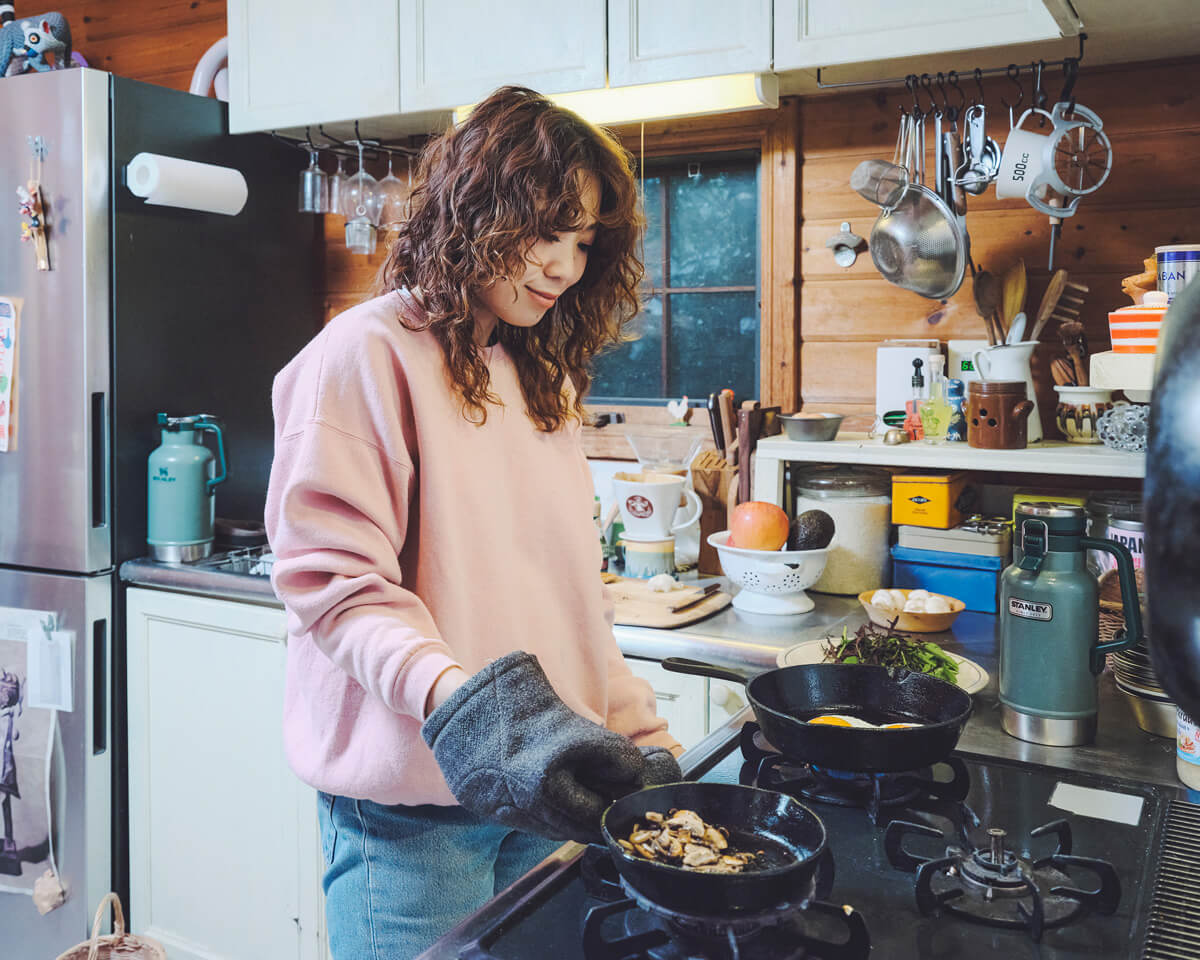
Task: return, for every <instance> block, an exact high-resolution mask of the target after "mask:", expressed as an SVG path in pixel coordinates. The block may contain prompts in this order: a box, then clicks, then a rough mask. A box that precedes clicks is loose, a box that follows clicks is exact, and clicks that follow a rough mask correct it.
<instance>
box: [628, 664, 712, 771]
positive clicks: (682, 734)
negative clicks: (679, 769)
mask: <svg viewBox="0 0 1200 960" xmlns="http://www.w3.org/2000/svg"><path fill="white" fill-rule="evenodd" d="M625 662H626V663H627V664H629V669H630V670H632V671H633V675H634V676H635V677H641V678H642V679H643V680H645V681H646V682H647V683H649V684H650V686H651V687H652V688H653V689H654V700H655V704H656V706H657V708H658V715H659V716H660V717H662V718H663V719H664V720H666V721H667V730H668V731H669V732H670V734H671V736H673V737H674V738H675V739H676V740H678V741H679V742H680V743H681V744H682V745H683V747H684V749H687V748H688V747H691V746H694V745H695V744H697V743H699V742H700V741H701V740H703V739H704V734H705V733H706V732H707V731H706V729H705V726H706V724H707V721H708V681H707V680H706V679H705V678H704V677H693V676H689V675H688V674H684V673H669V672H667V671H666V670H664V669H663V668H662V666H661V664H659V663H658V661H656V660H634V659H632V658H629V657H626V658H625Z"/></svg>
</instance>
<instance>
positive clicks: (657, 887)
mask: <svg viewBox="0 0 1200 960" xmlns="http://www.w3.org/2000/svg"><path fill="white" fill-rule="evenodd" d="M647 810H656V811H658V812H659V813H662V814H664V815H665V814H667V813H668V811H670V810H693V811H695V812H696V813H697V814H699V816H700V817H701V819H703V820H704V821H705V822H706V823H711V824H715V825H717V826H722V827H725V828H727V829H728V830H729V840H730V844H731V845H732V846H733V847H735V848H737V849H739V850H763V851H765V853H764V856H762V857H759V858H758V860H757V861H755V863H754V865H753V866H752V867H751V868H749V869H747V870H745V871H743V872H742V873H735V874H719V873H701V872H698V871H696V870H688V869H685V868H683V867H676V866H672V865H671V864H668V863H658V862H656V861H653V860H645V859H643V858H642V857H639V856H638V855H637V854H636V853H635V854H629V853H626V852H625V850H624V848H622V847H621V845H620V844H618V843H617V838H618V837H619V838H621V839H628V837H629V834H630V832H631V831H632V830H633V826H634V823H635V822H640V823H641V824H642V825H643V826H646V825H647V820H646V811H647ZM600 832H601V833H602V834H603V835H604V841H605V843H607V844H608V848H609V850H610V851H611V852H612V858H613V862H614V864H615V866H616V868H617V872H618V873H619V874H620V875H621V877H622V878H623V879H624V880H625V882H626V883H627V884H628V885H629V886H630V887H632V888H633V889H634V890H635V891H636V892H637V893H639V894H641V895H642V896H644V897H645V898H646V899H647V900H649V901H651V902H653V903H655V904H657V905H658V906H662V907H666V908H668V909H671V910H679V911H681V912H684V913H689V914H693V915H694V914H705V915H707V914H713V913H722V914H726V913H737V912H738V911H743V910H747V911H759V910H763V909H765V908H767V907H770V906H772V905H774V904H777V903H785V902H788V903H794V902H799V901H802V900H805V899H807V898H809V897H811V896H812V893H813V889H814V885H815V879H814V874H815V873H816V870H817V865H818V858H819V857H820V855H821V853H822V852H823V851H824V849H825V826H824V824H822V823H821V821H820V820H819V819H818V818H817V815H816V814H815V813H813V812H812V811H811V810H809V809H808V808H807V807H805V806H803V805H802V804H800V803H797V802H796V801H795V800H793V799H792V798H791V797H788V796H785V795H784V794H782V793H775V792H773V791H771V790H760V789H758V788H757V787H740V786H738V785H736V784H731V783H669V784H666V785H665V786H661V787H647V788H646V789H645V790H639V791H637V792H636V793H631V794H629V795H628V796H625V797H622V798H621V799H620V800H617V801H616V802H615V803H613V804H612V805H610V806H609V807H608V809H607V810H605V811H604V816H603V817H602V818H601V820H600Z"/></svg>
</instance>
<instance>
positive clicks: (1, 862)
mask: <svg viewBox="0 0 1200 960" xmlns="http://www.w3.org/2000/svg"><path fill="white" fill-rule="evenodd" d="M55 619H56V618H55V617H54V615H53V614H50V613H46V612H45V611H37V610H17V609H12V608H0V892H5V893H19V894H24V895H26V896H29V897H32V896H33V893H34V888H35V886H36V885H37V881H38V878H39V877H41V876H42V874H43V873H44V872H45V871H47V870H49V871H51V872H52V873H54V875H55V876H57V875H58V871H57V868H56V866H55V864H54V853H53V846H52V843H51V832H50V760H51V751H52V749H53V745H54V729H55V723H56V718H57V714H56V713H55V712H54V711H53V710H41V709H36V708H32V707H30V706H29V702H28V689H27V687H28V684H27V683H26V678H27V677H28V665H27V657H28V649H29V639H30V637H36V636H39V635H40V634H41V633H43V632H44V631H45V630H46V629H48V628H51V629H52V628H53V627H54V625H55ZM63 787H64V788H65V785H63Z"/></svg>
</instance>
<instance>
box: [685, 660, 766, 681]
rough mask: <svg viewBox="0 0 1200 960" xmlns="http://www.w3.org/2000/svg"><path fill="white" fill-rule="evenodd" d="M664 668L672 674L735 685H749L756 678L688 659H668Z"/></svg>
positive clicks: (748, 674) (727, 668)
mask: <svg viewBox="0 0 1200 960" xmlns="http://www.w3.org/2000/svg"><path fill="white" fill-rule="evenodd" d="M662 667H663V669H664V670H669V671H670V672H671V673H688V674H691V675H692V676H694V677H712V678H713V679H714V680H730V681H732V682H733V683H749V682H750V681H751V680H753V679H754V677H755V674H753V673H742V672H741V671H739V670H734V669H732V668H730V667H718V666H715V665H714V664H711V663H705V662H704V661H703V660H689V659H688V658H687V657H667V658H666V659H665V660H663V661H662Z"/></svg>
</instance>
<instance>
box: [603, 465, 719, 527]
mask: <svg viewBox="0 0 1200 960" xmlns="http://www.w3.org/2000/svg"><path fill="white" fill-rule="evenodd" d="M612 483H613V495H614V496H615V497H616V501H617V506H618V507H620V510H621V522H622V523H623V524H625V534H624V535H625V536H626V537H628V538H630V539H633V540H664V539H666V538H667V537H669V536H671V535H672V534H674V533H678V532H679V531H680V530H683V529H684V528H685V527H690V526H691V525H692V524H693V523H695V522H696V521H697V520H698V519H699V517H700V498H699V497H698V496H696V494H695V492H694V491H692V490H685V489H684V488H683V485H684V478H683V477H677V476H675V475H673V474H667V473H618V474H616V475H614V476H613V482H612ZM680 494H683V496H684V497H686V498H687V501H688V503H689V505H690V506H691V508H692V510H691V513H690V515H689V516H688V518H687V519H686V520H683V521H681V522H679V523H675V522H674V520H675V514H676V512H677V511H678V509H679V497H680Z"/></svg>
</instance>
